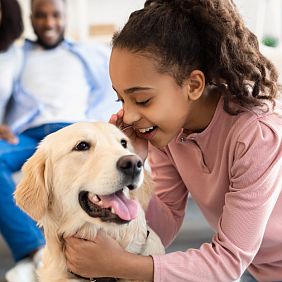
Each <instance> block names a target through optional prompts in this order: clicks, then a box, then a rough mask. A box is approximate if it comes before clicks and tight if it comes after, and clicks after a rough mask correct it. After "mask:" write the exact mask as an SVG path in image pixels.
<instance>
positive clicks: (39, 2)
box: [31, 0, 66, 49]
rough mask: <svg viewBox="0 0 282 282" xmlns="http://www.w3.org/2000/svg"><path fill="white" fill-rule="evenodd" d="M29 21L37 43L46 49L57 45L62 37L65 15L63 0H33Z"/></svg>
mask: <svg viewBox="0 0 282 282" xmlns="http://www.w3.org/2000/svg"><path fill="white" fill-rule="evenodd" d="M31 12H32V14H31V23H32V26H33V29H34V32H35V34H36V35H37V37H38V43H39V44H40V45H42V46H43V47H44V48H46V49H52V48H55V47H57V46H58V45H59V44H60V43H61V41H62V40H63V38H64V31H65V23H66V15H65V4H64V1H63V0H33V2H32V6H31Z"/></svg>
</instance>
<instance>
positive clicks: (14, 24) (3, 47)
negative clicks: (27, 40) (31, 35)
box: [0, 0, 23, 52]
mask: <svg viewBox="0 0 282 282" xmlns="http://www.w3.org/2000/svg"><path fill="white" fill-rule="evenodd" d="M0 5H1V11H2V20H1V23H0V51H1V52H4V51H7V50H8V48H9V47H10V45H11V44H12V43H13V42H14V41H15V40H16V39H18V38H19V37H20V36H21V35H22V33H23V21H22V13H21V8H20V5H19V3H18V2H17V0H0Z"/></svg>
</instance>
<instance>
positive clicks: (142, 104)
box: [135, 99, 150, 106]
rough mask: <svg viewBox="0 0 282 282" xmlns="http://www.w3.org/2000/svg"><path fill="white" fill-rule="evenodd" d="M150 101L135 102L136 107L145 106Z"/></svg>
mask: <svg viewBox="0 0 282 282" xmlns="http://www.w3.org/2000/svg"><path fill="white" fill-rule="evenodd" d="M149 101H150V99H148V100H146V101H143V102H137V101H136V102H135V103H136V105H139V106H145V105H146V104H147V103H148V102H149Z"/></svg>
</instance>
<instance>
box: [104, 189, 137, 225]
mask: <svg viewBox="0 0 282 282" xmlns="http://www.w3.org/2000/svg"><path fill="white" fill-rule="evenodd" d="M99 198H100V199H101V200H102V201H103V206H104V207H106V208H109V207H113V208H114V210H115V211H116V214H117V215H118V216H119V217H120V218H121V219H123V220H133V219H135V218H136V217H137V216H138V204H137V202H135V201H134V200H130V199H128V198H127V197H126V196H125V195H124V194H123V192H122V191H118V192H116V193H114V194H111V195H107V196H100V195H99Z"/></svg>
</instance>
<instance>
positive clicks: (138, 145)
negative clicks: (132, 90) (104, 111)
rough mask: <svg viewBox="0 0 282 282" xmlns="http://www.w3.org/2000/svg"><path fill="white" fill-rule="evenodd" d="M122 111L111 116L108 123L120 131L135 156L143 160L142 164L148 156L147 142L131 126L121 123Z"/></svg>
mask: <svg viewBox="0 0 282 282" xmlns="http://www.w3.org/2000/svg"><path fill="white" fill-rule="evenodd" d="M123 114H124V110H123V109H122V110H120V111H119V112H118V113H117V114H113V115H112V116H111V119H110V120H109V123H111V124H114V125H115V126H116V127H118V128H119V129H121V130H122V131H123V132H124V133H125V134H126V135H127V136H128V137H129V138H130V139H131V142H132V145H133V147H134V149H135V152H136V154H138V155H139V157H140V158H141V159H142V160H143V163H144V162H145V160H146V159H147V156H148V140H146V139H144V138H143V137H142V134H141V133H140V132H139V131H138V130H136V129H135V128H134V127H133V126H132V125H130V124H126V123H124V122H123Z"/></svg>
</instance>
